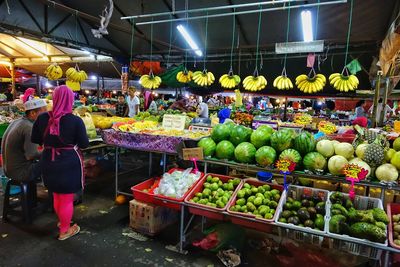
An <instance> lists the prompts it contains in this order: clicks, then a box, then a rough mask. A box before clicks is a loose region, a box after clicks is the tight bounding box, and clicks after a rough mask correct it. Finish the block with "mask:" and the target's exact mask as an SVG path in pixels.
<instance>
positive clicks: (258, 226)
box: [229, 215, 273, 233]
mask: <svg viewBox="0 0 400 267" xmlns="http://www.w3.org/2000/svg"><path fill="white" fill-rule="evenodd" d="M229 218H230V219H231V222H232V223H233V224H237V225H241V226H244V227H246V228H252V229H255V230H258V231H261V232H264V233H272V230H273V225H272V224H266V223H264V222H260V221H259V220H257V219H256V218H250V217H248V218H239V217H236V216H234V215H231V216H230V217H229Z"/></svg>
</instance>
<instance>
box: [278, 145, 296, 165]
mask: <svg viewBox="0 0 400 267" xmlns="http://www.w3.org/2000/svg"><path fill="white" fill-rule="evenodd" d="M279 159H286V160H290V161H292V162H294V163H296V164H299V163H300V162H301V155H300V153H299V152H297V150H294V149H292V148H288V149H285V150H283V151H282V153H281V154H280V155H279Z"/></svg>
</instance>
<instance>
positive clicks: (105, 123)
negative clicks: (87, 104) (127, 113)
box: [92, 115, 134, 130]
mask: <svg viewBox="0 0 400 267" xmlns="http://www.w3.org/2000/svg"><path fill="white" fill-rule="evenodd" d="M92 120H93V123H94V126H95V127H96V128H98V129H103V130H104V129H110V128H111V127H112V126H113V124H115V123H132V122H134V120H133V119H131V118H122V117H116V116H113V117H105V116H101V115H92Z"/></svg>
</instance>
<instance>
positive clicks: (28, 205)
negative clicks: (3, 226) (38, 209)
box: [3, 179, 36, 224]
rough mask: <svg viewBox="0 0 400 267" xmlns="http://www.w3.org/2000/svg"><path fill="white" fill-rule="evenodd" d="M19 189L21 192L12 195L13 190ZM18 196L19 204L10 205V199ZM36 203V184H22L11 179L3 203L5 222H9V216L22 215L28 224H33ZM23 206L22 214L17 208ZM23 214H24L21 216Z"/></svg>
mask: <svg viewBox="0 0 400 267" xmlns="http://www.w3.org/2000/svg"><path fill="white" fill-rule="evenodd" d="M12 187H18V188H19V192H18V193H16V194H11V188H12ZM11 196H18V198H19V201H18V202H17V203H12V204H10V197H11ZM35 203H36V183H35V182H20V181H16V180H13V179H9V180H8V181H7V183H6V187H5V191H4V202H3V222H7V220H8V218H7V216H8V214H11V213H13V214H17V215H22V217H23V218H24V221H25V222H26V223H28V224H30V223H32V210H33V207H34V205H35ZM18 206H21V208H22V212H19V211H16V210H15V208H16V207H18ZM21 213H22V214H21Z"/></svg>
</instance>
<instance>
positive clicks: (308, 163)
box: [303, 152, 326, 171]
mask: <svg viewBox="0 0 400 267" xmlns="http://www.w3.org/2000/svg"><path fill="white" fill-rule="evenodd" d="M303 165H304V168H305V169H306V170H310V171H316V170H324V169H325V167H326V159H325V157H324V156H322V155H321V154H320V153H318V152H310V153H308V154H307V155H305V156H304V158H303Z"/></svg>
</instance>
